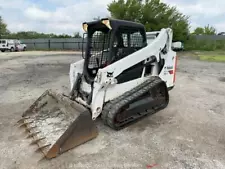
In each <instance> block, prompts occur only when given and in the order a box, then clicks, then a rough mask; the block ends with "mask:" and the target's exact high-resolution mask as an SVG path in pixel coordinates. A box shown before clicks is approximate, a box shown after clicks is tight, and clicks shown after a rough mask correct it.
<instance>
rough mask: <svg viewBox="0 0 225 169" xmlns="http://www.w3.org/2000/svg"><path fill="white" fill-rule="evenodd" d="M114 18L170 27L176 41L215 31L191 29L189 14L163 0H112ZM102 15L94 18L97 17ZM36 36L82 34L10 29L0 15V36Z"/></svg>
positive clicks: (151, 28) (150, 28)
mask: <svg viewBox="0 0 225 169" xmlns="http://www.w3.org/2000/svg"><path fill="white" fill-rule="evenodd" d="M107 10H108V11H109V13H110V15H111V17H112V18H115V19H123V20H129V21H134V22H140V23H142V24H143V25H144V26H145V28H146V31H156V30H160V29H161V28H165V27H171V28H172V29H173V32H174V37H173V39H174V41H182V42H186V41H187V40H188V39H189V36H190V35H193V34H194V35H215V34H216V29H215V28H214V27H212V26H210V25H207V26H205V27H198V28H196V29H195V30H194V31H193V32H190V21H189V16H186V15H184V14H182V13H181V12H180V11H178V10H177V8H176V7H175V6H170V5H168V4H166V3H163V2H161V1H160V0H113V1H112V2H111V3H109V4H108V5H107ZM98 18H99V17H97V18H94V20H97V19H98ZM3 37H4V38H17V39H36V38H71V37H75V38H80V37H81V35H80V34H79V32H75V33H74V35H72V36H71V35H67V34H61V35H56V34H53V33H49V34H46V33H39V32H35V31H20V32H17V33H11V32H10V31H9V30H8V29H7V25H6V23H5V22H4V21H3V19H2V17H1V16H0V38H3Z"/></svg>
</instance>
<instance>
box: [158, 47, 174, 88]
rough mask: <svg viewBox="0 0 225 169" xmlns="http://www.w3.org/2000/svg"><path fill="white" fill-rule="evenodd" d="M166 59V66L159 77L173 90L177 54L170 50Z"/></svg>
mask: <svg viewBox="0 0 225 169" xmlns="http://www.w3.org/2000/svg"><path fill="white" fill-rule="evenodd" d="M165 59H166V60H165V65H164V67H163V69H162V71H161V73H160V74H159V77H160V78H161V79H162V80H164V81H165V82H166V85H167V87H168V88H171V87H173V86H174V85H175V74H176V60H177V56H176V52H174V51H172V50H170V51H169V52H168V54H167V57H166V58H165Z"/></svg>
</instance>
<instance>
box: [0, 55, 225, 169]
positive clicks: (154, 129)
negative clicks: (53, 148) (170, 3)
mask: <svg viewBox="0 0 225 169" xmlns="http://www.w3.org/2000/svg"><path fill="white" fill-rule="evenodd" d="M80 58H81V56H79V54H78V53H75V52H73V53H71V52H17V53H0V96H1V97H0V129H1V130H0V159H1V162H0V168H1V169H36V168H44V169H47V168H48V169H50V168H54V169H55V168H143V169H144V168H154V169H167V168H168V169H183V168H184V169H192V168H196V169H200V168H201V169H215V168H216V169H224V168H225V146H224V145H225V123H224V120H225V104H224V103H225V64H222V63H209V62H201V61H198V60H193V59H189V58H188V57H180V58H179V60H178V70H177V80H176V86H175V88H174V89H173V90H172V91H170V104H169V106H168V107H167V108H166V109H164V110H162V111H160V112H158V113H156V114H154V115H152V116H149V117H147V118H146V119H144V120H142V121H140V122H138V123H136V124H134V125H132V126H130V127H128V128H126V129H124V130H121V131H117V132H116V131H113V130H111V129H109V128H108V127H106V126H104V125H103V124H102V122H101V121H100V120H98V121H97V122H96V124H97V127H98V128H99V131H100V133H99V136H98V137H97V138H96V139H94V140H92V141H90V142H88V143H86V144H84V145H81V146H79V147H77V148H75V149H72V150H70V151H68V152H67V153H64V154H62V155H61V156H59V157H57V158H55V159H52V160H43V159H42V160H41V158H42V154H41V153H38V152H35V150H36V148H37V147H36V146H33V145H30V142H31V140H29V139H26V138H25V136H24V133H23V132H22V131H21V130H19V129H18V128H17V127H16V126H14V124H15V122H16V121H17V120H18V119H19V118H20V116H21V114H22V113H23V111H24V110H26V108H28V106H29V105H30V104H31V103H33V101H34V100H35V99H36V98H37V97H38V96H40V95H41V94H42V93H43V92H44V91H45V90H46V89H49V88H52V89H54V90H56V91H58V92H65V93H67V92H68V90H69V76H68V73H69V64H70V63H72V62H75V61H77V60H79V59H80Z"/></svg>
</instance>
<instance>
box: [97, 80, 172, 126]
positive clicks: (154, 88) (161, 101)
mask: <svg viewBox="0 0 225 169" xmlns="http://www.w3.org/2000/svg"><path fill="white" fill-rule="evenodd" d="M168 102H169V94H168V90H167V87H166V84H165V82H163V81H162V80H161V79H160V78H159V77H150V78H149V79H148V80H147V81H146V82H144V83H143V84H141V85H139V86H137V87H135V88H134V89H132V90H131V91H129V92H126V93H124V94H123V95H121V96H119V97H118V98H116V99H114V100H112V101H110V102H108V103H106V105H105V107H104V109H103V112H102V116H101V117H102V120H103V122H104V124H106V125H108V126H110V127H111V128H113V129H115V130H120V129H122V128H124V127H127V126H128V125H130V124H132V123H135V122H137V121H139V120H140V119H142V118H143V117H144V116H146V115H149V114H153V113H156V112H157V111H159V110H161V109H164V108H165V107H166V106H167V105H168Z"/></svg>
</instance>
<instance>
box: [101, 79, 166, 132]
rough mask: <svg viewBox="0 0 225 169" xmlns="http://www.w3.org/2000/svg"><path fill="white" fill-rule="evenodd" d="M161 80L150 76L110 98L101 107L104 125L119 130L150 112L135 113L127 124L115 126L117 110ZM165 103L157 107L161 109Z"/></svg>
mask: <svg viewBox="0 0 225 169" xmlns="http://www.w3.org/2000/svg"><path fill="white" fill-rule="evenodd" d="M162 82H163V81H162V80H161V79H160V78H159V77H158V76H152V77H150V78H149V79H148V80H146V81H145V82H144V83H142V84H140V85H139V86H137V87H135V88H133V89H132V90H130V91H128V92H125V93H124V94H123V95H121V96H119V97H117V98H116V99H114V100H111V101H110V102H108V103H106V105H105V106H104V108H103V111H102V115H101V118H102V120H103V122H104V124H105V125H108V126H110V127H111V128H113V129H115V130H120V129H122V128H125V127H126V126H127V125H129V124H130V123H132V122H136V121H137V120H138V119H140V118H141V117H142V116H145V115H147V114H150V112H144V113H142V114H141V115H140V114H139V115H138V114H137V118H135V119H134V120H132V121H131V122H128V124H125V125H124V126H115V124H114V120H113V119H114V117H115V115H116V113H117V112H118V110H119V109H120V108H121V107H123V106H125V105H126V104H128V103H129V102H131V101H132V100H134V99H135V98H137V97H139V96H141V95H142V94H144V93H146V92H148V91H150V90H151V89H153V88H154V87H155V86H157V85H158V84H160V83H162ZM167 104H168V103H166V105H163V106H161V107H160V108H158V109H157V110H159V109H163V108H164V107H166V106H167Z"/></svg>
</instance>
